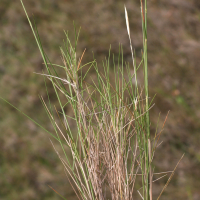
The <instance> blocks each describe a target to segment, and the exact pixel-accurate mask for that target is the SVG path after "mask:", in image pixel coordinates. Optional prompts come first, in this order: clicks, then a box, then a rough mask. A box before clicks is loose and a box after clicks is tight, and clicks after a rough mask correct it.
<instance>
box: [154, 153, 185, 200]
mask: <svg viewBox="0 0 200 200" xmlns="http://www.w3.org/2000/svg"><path fill="white" fill-rule="evenodd" d="M183 157H184V154H183V155H182V157H181V159H180V160H179V161H178V163H177V164H176V167H175V168H174V170H173V172H172V174H171V175H170V177H169V179H168V181H167V183H166V184H165V186H164V187H163V189H162V191H161V193H160V195H159V196H158V198H157V200H159V199H160V197H161V195H162V193H163V192H164V190H165V189H166V187H167V186H168V184H169V182H170V181H171V179H172V177H173V176H174V173H175V170H176V168H177V167H178V165H179V163H180V162H181V160H182V159H183Z"/></svg>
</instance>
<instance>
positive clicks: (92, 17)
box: [0, 0, 200, 200]
mask: <svg viewBox="0 0 200 200" xmlns="http://www.w3.org/2000/svg"><path fill="white" fill-rule="evenodd" d="M24 4H25V6H26V9H27V12H28V13H29V16H31V18H32V19H33V15H34V18H35V19H36V24H37V27H38V30H39V34H40V37H41V40H42V44H43V46H44V48H45V51H46V53H47V55H48V56H49V58H50V59H51V61H52V62H53V63H57V64H61V63H62V62H61V57H60V52H59V46H60V45H61V44H62V41H63V39H64V32H63V29H64V30H66V31H67V30H68V31H69V34H70V35H71V39H72V40H73V39H74V36H73V35H74V30H73V21H75V24H76V27H77V28H78V27H80V26H81V33H80V38H79V44H78V56H80V55H81V54H82V52H83V50H84V49H85V48H86V49H87V50H86V53H85V56H84V59H83V62H85V63H86V62H88V61H91V60H92V57H93V55H92V52H94V55H95V58H96V59H97V61H98V62H99V67H101V60H103V59H104V58H105V57H106V56H107V55H108V50H109V47H110V44H111V46H112V53H116V54H117V52H118V47H119V43H122V45H123V48H124V58H125V60H126V61H129V62H131V54H130V49H129V40H128V36H127V31H126V25H125V18H124V4H126V7H127V9H128V12H129V20H130V28H131V35H132V41H133V47H134V49H135V50H136V54H137V57H138V60H139V59H140V57H141V49H142V32H141V19H140V2H139V0H127V1H125V0H120V1H119V0H106V1H105V0H96V1H95V0H84V1H82V0H59V1H56V0H43V1H42V0H41V1H34V0H24ZM148 7H149V9H148V49H149V51H148V57H149V85H150V96H151V97H153V96H154V94H155V93H156V94H157V96H156V98H155V103H156V105H155V107H154V108H153V109H152V110H151V121H152V130H151V131H152V133H154V132H155V126H156V123H157V119H158V115H159V113H161V115H160V122H159V129H161V127H162V123H163V121H164V119H165V117H166V114H167V112H168V110H170V115H169V117H168V120H167V123H166V125H165V130H164V132H163V135H162V139H161V140H162V141H163V143H162V144H161V145H160V147H159V149H158V150H157V154H156V156H155V161H154V164H155V172H162V171H169V170H173V168H174V166H175V165H176V163H177V162H178V160H179V159H180V157H181V155H182V154H183V153H184V152H185V153H186V154H185V157H184V159H183V160H182V161H181V163H180V165H179V167H178V169H177V171H176V175H175V176H174V178H173V180H172V182H171V184H170V185H169V186H168V188H167V190H166V192H165V193H164V196H163V197H162V199H189V200H197V199H200V192H199V190H198V189H199V188H200V171H199V168H200V145H199V141H200V134H199V131H200V121H199V117H200V105H199V89H200V88H199V83H200V81H199V77H200V68H199V55H200V1H198V0H181V1H180V0H178V1H174V0H159V1H158V0H151V1H149V5H148ZM0 25H1V29H0V96H1V97H3V98H5V99H7V100H8V101H9V102H11V103H12V104H14V105H15V106H16V107H17V108H19V109H21V110H22V111H23V112H25V113H26V114H27V115H29V116H31V117H32V118H33V119H34V120H36V121H37V122H40V123H41V124H43V125H44V126H45V127H46V128H47V129H49V130H52V127H51V124H50V122H49V120H48V117H47V116H46V113H45V111H44V109H43V107H42V104H41V102H40V100H39V97H38V94H40V95H42V96H43V97H44V98H46V92H45V85H44V81H43V77H41V76H40V75H36V74H34V73H33V72H38V73H41V72H42V70H44V66H43V64H42V58H41V56H40V53H39V50H38V48H37V45H36V42H35V40H34V37H33V35H32V32H31V29H30V27H29V24H28V21H27V19H26V16H25V14H24V11H23V9H22V6H21V4H20V1H11V0H1V1H0ZM90 75H91V76H93V75H94V74H93V71H92V70H91V74H90ZM49 86H51V84H50V83H49ZM49 88H50V87H49ZM49 91H50V96H51V100H52V104H56V99H55V97H54V95H53V90H52V91H51V90H49ZM68 112H70V110H69V111H68ZM0 131H1V134H0V150H1V153H0V177H1V178H0V199H4V200H10V199H15V200H18V199H19V200H27V199H29V200H32V199H42V200H43V199H48V200H51V199H60V197H59V196H58V195H57V194H56V193H55V192H53V191H52V190H51V189H50V188H49V187H48V185H50V186H51V187H53V188H54V189H56V190H57V191H58V192H59V193H61V194H62V195H63V196H65V197H69V199H75V197H74V194H73V191H72V190H71V189H70V185H69V183H68V180H67V178H66V177H65V174H64V170H63V167H62V164H61V163H60V161H59V159H58V158H57V155H56V153H55V152H54V150H53V148H52V146H51V143H50V141H49V135H48V134H47V133H44V131H43V130H41V129H40V128H38V127H37V126H36V125H35V124H33V123H32V122H31V121H30V120H28V119H27V118H25V117H24V116H22V115H21V114H20V113H19V112H17V111H16V110H15V109H13V108H12V107H10V106H8V105H7V104H5V103H4V102H3V101H1V103H0ZM58 148H59V147H58ZM158 177H159V176H158ZM166 180H167V177H165V178H163V179H162V180H159V181H158V182H156V183H155V184H154V195H155V197H156V195H157V194H158V193H159V191H160V190H161V188H162V187H163V186H164V183H165V182H166ZM138 199H139V198H138Z"/></svg>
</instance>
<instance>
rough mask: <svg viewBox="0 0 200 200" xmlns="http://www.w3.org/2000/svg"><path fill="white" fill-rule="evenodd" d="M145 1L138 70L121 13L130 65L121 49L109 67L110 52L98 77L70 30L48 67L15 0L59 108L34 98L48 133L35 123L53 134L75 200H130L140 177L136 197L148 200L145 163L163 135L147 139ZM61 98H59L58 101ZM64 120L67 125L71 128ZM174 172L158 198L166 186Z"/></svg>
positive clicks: (148, 166)
mask: <svg viewBox="0 0 200 200" xmlns="http://www.w3.org/2000/svg"><path fill="white" fill-rule="evenodd" d="M144 2H145V3H144V7H143V3H142V0H141V17H142V33H143V50H142V59H141V62H140V64H139V65H138V66H137V65H136V61H135V59H136V58H135V54H134V52H133V48H132V42H131V36H130V28H129V20H128V14H127V10H126V8H125V19H126V25H127V32H128V37H129V41H130V49H131V54H132V64H131V66H130V65H129V63H126V62H125V61H124V59H123V48H122V46H121V45H120V46H119V53H118V62H117V63H115V62H114V60H115V59H114V55H113V62H111V60H112V57H111V53H110V51H109V56H108V58H107V59H105V61H104V62H103V73H102V71H100V70H99V67H98V65H97V62H96V60H95V59H94V60H93V61H92V62H90V63H87V64H82V58H83V56H84V53H85V51H84V52H83V54H82V56H81V57H80V59H78V58H77V53H76V52H77V43H78V36H79V32H78V33H77V32H76V29H75V45H74V46H73V45H72V43H71V41H70V39H69V36H68V34H67V33H66V32H65V36H66V41H65V42H64V48H60V51H61V55H62V61H63V65H62V66H61V65H56V64H52V63H51V62H50V60H49V59H48V57H47V55H46V54H45V52H44V50H43V47H42V44H41V41H40V37H39V34H38V31H37V27H36V25H35V24H34V26H33V24H32V22H31V21H30V19H29V16H28V14H27V12H26V9H25V7H24V4H23V2H22V0H21V3H22V6H23V8H24V11H25V13H26V16H27V19H28V21H29V24H30V26H31V29H32V32H33V34H34V37H35V40H36V42H37V45H38V47H39V50H40V53H41V55H42V58H43V61H44V64H45V66H46V71H47V73H46V74H44V73H42V74H41V75H43V76H44V78H45V79H44V80H45V83H46V79H49V80H50V81H51V83H52V86H53V88H54V91H55V95H56V97H57V100H58V103H59V108H56V107H53V106H52V105H51V101H50V97H49V94H48V89H47V96H48V103H46V102H45V101H44V99H43V97H40V99H41V102H42V103H43V105H44V109H45V110H46V112H47V115H48V117H49V119H50V121H51V123H52V126H53V128H54V133H50V132H48V131H47V130H46V129H45V128H44V127H42V126H41V125H39V124H38V125H39V126H40V127H42V128H43V129H44V130H46V131H47V132H48V133H49V134H51V136H52V138H53V139H52V140H51V143H52V145H53V147H54V149H55V151H56V153H57V154H58V156H59V158H60V160H61V162H62V164H63V166H64V169H65V171H66V174H67V178H68V180H69V182H70V184H71V186H72V188H73V189H74V192H75V193H76V195H77V198H78V199H84V200H104V199H112V200H130V199H133V198H134V192H135V190H136V188H135V183H136V181H137V180H138V179H139V180H140V181H139V183H141V188H140V189H138V190H137V192H138V193H139V195H140V197H141V199H144V200H152V193H153V192H152V191H153V171H152V167H151V166H152V160H153V157H154V154H155V150H156V148H157V146H158V141H159V139H160V134H161V132H159V133H157V132H156V133H155V136H154V137H152V138H151V136H150V117H149V110H150V109H151V107H152V106H153V104H152V102H151V103H149V92H148V90H149V86H148V58H147V1H146V0H145V1H144ZM86 66H87V67H88V66H89V67H88V70H86V71H85V70H83V69H84V68H85V67H86ZM56 67H59V68H61V69H62V70H63V74H64V75H65V77H60V76H59V75H58V73H57V72H56ZM140 67H143V72H144V90H143V89H141V87H139V84H138V81H137V73H138V69H139V68H140ZM90 68H93V69H94V70H95V72H96V79H92V80H91V83H88V82H87V81H86V80H88V76H89V73H88V72H89V69H90ZM112 68H113V70H111V69H112ZM61 95H62V96H64V98H65V100H64V102H63V97H62V98H61ZM66 107H67V108H68V109H71V110H72V111H73V115H70V116H69V115H68V114H67V113H66ZM166 118H167V117H166ZM69 120H71V121H73V123H72V124H73V126H71V124H70V123H69ZM35 123H36V122H35ZM164 124H165V122H164ZM55 142H58V143H59V145H60V147H61V149H62V154H63V155H64V157H63V156H61V153H60V152H58V151H57V149H56V147H55V145H54V144H55ZM69 152H70V153H69ZM181 159H182V158H181ZM179 162H180V161H179ZM178 164H179V163H178ZM178 164H177V166H178ZM177 166H176V167H177ZM176 167H175V169H176ZM175 169H174V170H173V171H172V174H171V176H170V177H169V179H168V181H167V183H166V185H165V187H164V188H163V190H162V191H161V193H160V195H159V196H158V198H157V199H159V198H160V196H161V194H162V193H163V191H164V189H165V188H166V187H167V185H168V183H169V181H170V180H171V178H172V176H173V174H174V171H175ZM59 195H60V194H59ZM60 196H61V198H63V199H65V197H63V196H62V195H60Z"/></svg>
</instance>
